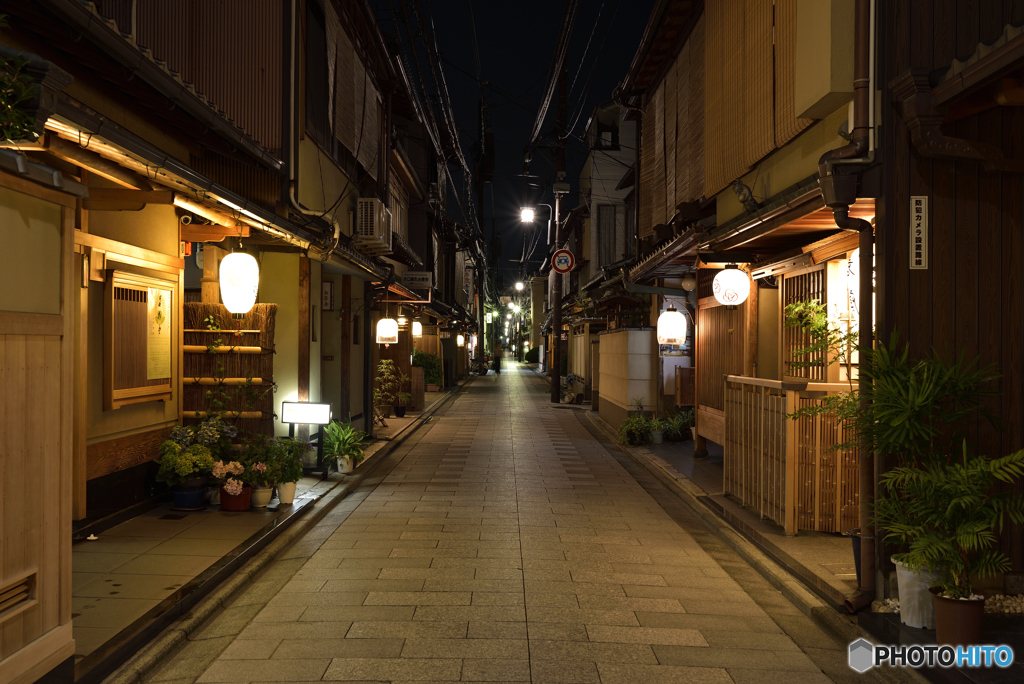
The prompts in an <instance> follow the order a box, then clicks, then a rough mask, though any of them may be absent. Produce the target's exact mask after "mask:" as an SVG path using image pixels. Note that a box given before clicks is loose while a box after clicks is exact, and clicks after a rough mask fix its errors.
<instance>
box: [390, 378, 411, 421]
mask: <svg viewBox="0 0 1024 684" xmlns="http://www.w3.org/2000/svg"><path fill="white" fill-rule="evenodd" d="M408 383H409V376H408V375H405V374H402V373H399V375H398V388H397V390H396V391H395V404H394V407H393V408H394V409H395V417H396V418H405V406H406V404H408V403H409V400H410V399H412V394H410V393H409V392H405V391H403V388H404V387H405V386H406V385H407V384H408Z"/></svg>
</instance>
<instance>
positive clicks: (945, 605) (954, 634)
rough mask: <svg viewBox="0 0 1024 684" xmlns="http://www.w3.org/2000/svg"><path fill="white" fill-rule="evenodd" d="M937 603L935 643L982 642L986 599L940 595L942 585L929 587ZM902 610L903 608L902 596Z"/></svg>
mask: <svg viewBox="0 0 1024 684" xmlns="http://www.w3.org/2000/svg"><path fill="white" fill-rule="evenodd" d="M929 591H930V592H931V594H932V597H933V599H934V604H935V643H937V644H948V645H950V646H971V645H973V644H980V643H981V623H982V621H983V620H984V616H985V599H983V598H980V599H953V598H946V597H945V596H940V595H939V594H941V593H942V587H933V588H932V589H929ZM900 610H901V611H902V610H903V601H902V597H901V600H900Z"/></svg>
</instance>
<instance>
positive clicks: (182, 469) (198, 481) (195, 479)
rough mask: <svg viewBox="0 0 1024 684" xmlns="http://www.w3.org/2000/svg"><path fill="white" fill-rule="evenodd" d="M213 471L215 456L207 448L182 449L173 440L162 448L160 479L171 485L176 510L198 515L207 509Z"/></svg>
mask: <svg viewBox="0 0 1024 684" xmlns="http://www.w3.org/2000/svg"><path fill="white" fill-rule="evenodd" d="M212 470H213V456H212V455H211V454H210V448H209V447H207V446H204V445H202V444H191V445H189V446H187V447H184V448H182V446H181V445H180V444H178V443H177V442H175V441H174V440H171V439H168V440H165V441H164V442H163V444H161V445H160V470H159V471H158V472H157V474H156V479H157V481H158V482H165V483H167V484H168V485H170V487H171V501H172V502H173V503H172V506H173V508H175V509H176V510H179V511H196V510H199V509H201V508H202V507H203V501H204V499H205V498H206V486H207V483H208V482H209V475H210V472H211V471H212Z"/></svg>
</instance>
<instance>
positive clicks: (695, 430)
mask: <svg viewBox="0 0 1024 684" xmlns="http://www.w3.org/2000/svg"><path fill="white" fill-rule="evenodd" d="M690 434H692V435H693V441H694V442H696V441H697V428H695V427H692V428H690Z"/></svg>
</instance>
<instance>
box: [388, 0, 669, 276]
mask: <svg viewBox="0 0 1024 684" xmlns="http://www.w3.org/2000/svg"><path fill="white" fill-rule="evenodd" d="M405 2H406V3H408V6H409V7H412V6H413V3H412V0H405ZM470 2H472V3H473V5H472V7H473V13H474V16H475V19H476V22H475V23H476V34H477V39H478V44H479V51H480V71H481V74H482V76H483V79H485V80H487V81H489V82H490V84H491V88H490V89H489V94H488V96H487V102H488V104H489V105H490V112H491V122H492V127H493V129H494V138H495V146H494V147H495V156H496V168H495V178H494V182H493V184H492V185H491V187H490V189H489V190H488V192H487V195H486V200H485V205H486V206H485V207H484V208H483V215H484V218H485V221H484V225H483V227H484V231H485V234H487V235H488V236H490V233H491V220H490V219H491V216H492V206H491V205H492V202H493V216H494V227H495V229H496V230H497V231H498V233H499V234H500V235H501V237H502V245H503V250H502V251H503V263H501V264H500V265H499V266H500V268H501V269H502V270H503V271H504V272H505V274H506V282H508V283H511V282H512V280H513V279H514V278H515V276H516V272H517V271H518V269H519V266H518V264H517V263H511V262H510V261H509V259H514V260H516V261H518V259H519V257H520V255H521V253H522V249H523V237H524V231H523V228H522V224H521V223H520V222H519V207H520V205H521V204H522V202H523V199H524V197H523V195H524V189H523V188H524V182H523V177H522V175H521V174H522V170H523V148H524V146H525V145H526V143H527V141H528V140H529V137H530V132H531V130H532V128H533V123H534V119H535V117H536V113H537V109H538V107H539V105H540V102H541V99H542V96H543V90H544V87H545V85H546V83H547V77H548V70H549V68H550V66H551V62H552V56H553V53H554V49H555V44H556V41H557V39H558V33H559V30H560V28H561V24H562V13H563V11H564V7H565V4H564V2H559V1H558V0H519V1H517V2H506V1H503V0H433V2H431V1H429V0H420V6H421V7H423V9H424V11H425V12H428V13H430V14H431V15H432V18H433V22H434V28H435V30H436V32H437V41H438V45H439V48H440V52H441V58H442V66H443V68H444V73H445V78H446V81H447V84H448V89H449V92H450V95H451V99H452V106H453V109H454V113H455V120H456V123H457V125H458V127H459V129H460V130H461V131H462V145H463V150H464V151H465V154H466V155H467V157H470V158H471V155H472V153H473V143H474V142H475V139H476V137H477V136H476V130H477V102H478V97H479V88H478V84H477V81H476V78H475V74H476V72H477V60H476V57H475V54H474V49H473V38H472V23H471V20H470V14H469V3H470ZM373 5H374V7H375V8H376V10H377V17H378V21H379V22H380V24H381V27H382V29H383V30H384V31H385V32H388V33H394V28H393V24H392V21H391V16H392V15H391V8H392V7H393V8H395V11H400V9H399V8H400V7H401V4H400V0H373ZM652 5H653V0H639V1H636V0H582V2H580V8H579V11H578V13H577V17H576V22H575V25H574V29H573V33H572V40H571V43H570V47H569V52H568V59H567V65H568V81H569V83H570V84H572V83H573V82H574V81H575V86H574V87H573V88H572V90H571V91H570V95H569V106H568V112H569V123H570V125H571V124H572V123H573V121H574V119H575V120H576V125H575V128H574V129H573V135H575V136H581V135H582V134H583V129H584V126H585V125H586V122H587V119H588V118H589V116H590V112H591V110H592V109H593V107H594V106H595V105H596V104H598V103H601V102H604V101H606V100H609V99H610V98H611V94H612V90H613V89H614V88H615V85H616V84H617V83H618V82H619V81H621V80H622V78H623V77H624V76H625V74H626V71H627V69H628V68H629V63H630V61H631V60H632V58H633V54H634V53H635V52H636V49H637V47H638V45H639V43H640V38H641V36H642V34H643V29H644V26H645V24H646V22H647V19H648V15H649V14H650V12H651V7H652ZM609 19H612V21H611V23H610V24H608V20H609ZM595 22H596V30H595ZM606 27H607V29H606ZM402 36H403V38H405V31H404V29H403V31H402ZM602 40H603V45H602ZM588 41H589V42H590V47H589V50H588V51H587V52H586V56H585V57H584V51H585V50H586V46H587V43H588ZM599 47H600V51H599ZM595 57H596V58H597V63H596V68H594V69H593V76H592V77H591V79H590V82H589V84H586V81H587V77H588V75H589V74H590V72H591V68H592V67H593V66H594V59H595ZM555 108H556V101H555V100H554V99H553V100H552V103H551V107H550V109H549V111H548V116H547V119H546V121H545V125H544V128H543V129H542V130H543V131H545V132H550V131H552V130H553V128H554V121H555ZM577 114H578V119H577V118H576V115H577ZM623 143H624V144H630V143H629V141H623ZM585 157H586V149H585V147H584V145H583V144H582V143H581V142H580V141H579V140H578V139H577V140H575V141H571V142H570V145H569V147H568V151H567V155H566V173H567V176H568V179H567V180H568V181H569V183H570V184H571V186H572V194H571V195H570V196H569V198H568V202H565V203H564V204H568V205H569V206H568V208H572V207H573V206H575V205H576V199H577V196H576V191H577V185H578V182H577V178H578V176H579V172H580V168H581V166H582V164H583V161H584V159H585ZM470 162H471V163H472V160H471V159H470ZM530 172H531V174H532V175H535V176H537V177H538V178H536V179H534V182H535V183H539V184H540V185H541V186H542V187H543V188H544V191H543V194H544V197H539V196H536V195H535V196H534V197H533V198H532V199H533V201H536V202H546V203H548V204H552V205H553V204H554V198H553V196H552V195H551V184H552V183H553V182H554V173H555V165H554V156H553V153H552V151H550V150H547V149H539V150H537V151H535V152H534V155H533V161H532V163H531V164H530ZM564 204H563V206H564ZM566 210H567V209H565V208H564V209H563V212H562V215H563V217H564V216H565V213H566ZM546 215H547V211H546V210H544V209H542V210H541V212H540V214H539V216H540V217H542V218H545V217H546ZM544 224H545V221H538V222H537V223H536V224H535V225H537V226H539V227H544ZM545 252H546V250H545V249H544V246H543V245H541V246H540V247H539V248H538V250H537V252H536V254H535V257H534V259H533V263H532V267H533V268H536V266H537V265H538V263H539V260H538V259H537V256H543V254H544V253H545Z"/></svg>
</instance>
